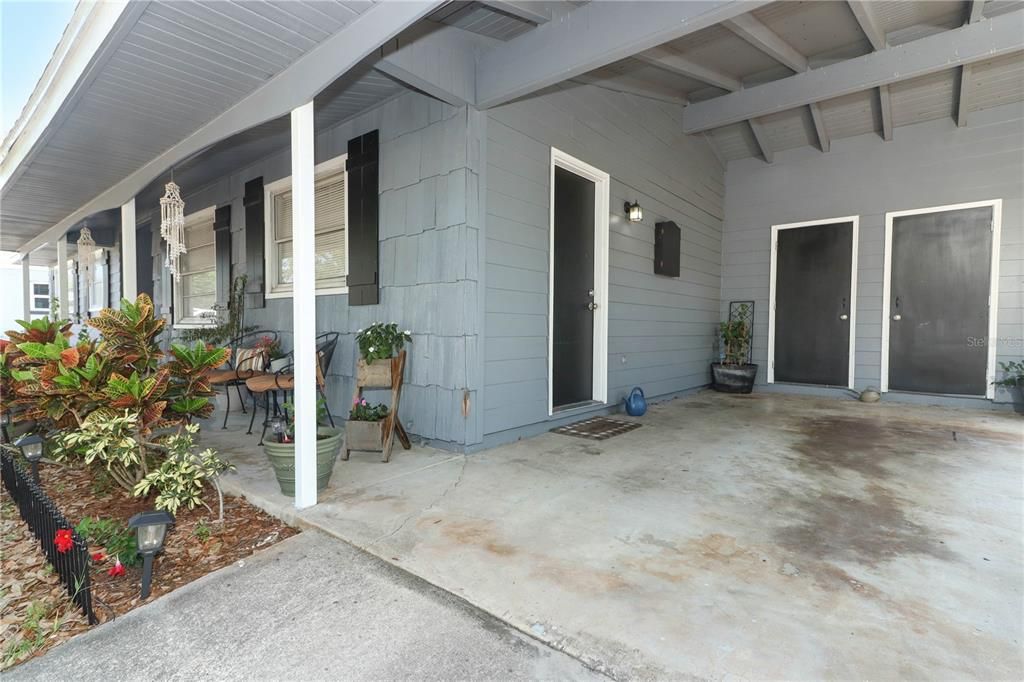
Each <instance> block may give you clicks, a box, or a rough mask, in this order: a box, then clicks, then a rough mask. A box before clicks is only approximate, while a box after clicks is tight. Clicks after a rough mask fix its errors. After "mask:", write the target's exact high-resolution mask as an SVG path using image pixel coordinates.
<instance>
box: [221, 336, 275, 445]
mask: <svg viewBox="0 0 1024 682" xmlns="http://www.w3.org/2000/svg"><path fill="white" fill-rule="evenodd" d="M264 338H268V339H270V341H271V342H275V341H277V340H278V333H277V332H273V331H268V330H262V331H255V332H249V333H247V334H242V335H241V336H238V337H236V338H234V339H232V340H231V341H230V343H228V350H230V351H231V355H230V356H229V357H228V362H227V365H228V366H227V368H226V369H215V370H213V371H212V372H210V377H209V379H210V383H211V384H212V385H213V386H224V395H226V396H227V406H226V407H225V408H224V424H223V425H222V426H221V428H222V429H226V428H227V427H228V413H230V412H231V387H232V386H233V387H234V388H235V392H236V393H238V401H239V403H240V404H241V405H242V413H243V414H244V413H245V412H246V411H247V410H246V409H245V399H244V398H243V397H242V386H245V382H246V381H247V380H248V379H251V378H253V377H257V376H262V375H265V374H267V371H268V368H269V367H270V357H269V356H268V355H267V353H266V351H265V350H263V351H262V352H261V350H260V347H259V346H258V345H257V342H258V341H262V340H263V339H264Z"/></svg>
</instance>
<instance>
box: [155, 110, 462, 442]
mask: <svg viewBox="0 0 1024 682" xmlns="http://www.w3.org/2000/svg"><path fill="white" fill-rule="evenodd" d="M466 117H467V112H466V109H464V108H462V109H460V108H455V107H451V106H448V105H445V104H442V103H439V102H436V101H434V100H431V99H429V98H427V97H425V96H423V95H420V94H417V93H411V92H410V93H406V94H403V95H402V96H400V97H398V98H396V99H393V100H391V101H389V102H386V103H385V104H383V105H381V106H380V107H377V108H375V109H373V110H370V111H368V112H365V113H363V114H361V115H359V116H358V117H356V118H354V119H352V120H350V121H348V122H345V123H342V124H340V125H338V126H336V127H333V128H330V129H327V130H324V131H321V132H319V133H318V134H317V139H316V162H317V163H320V162H322V161H326V160H328V159H331V158H334V157H335V156H338V155H340V154H344V153H345V152H346V150H347V143H348V140H349V139H351V138H353V137H356V136H358V135H361V134H363V133H366V132H369V131H371V130H375V129H379V130H380V144H381V147H380V235H379V238H380V273H379V276H380V299H381V300H380V304H379V305H376V306H356V307H349V305H348V296H347V295H329V296H326V295H325V296H317V299H316V317H317V332H318V333H322V332H327V331H337V332H340V333H341V337H340V339H339V343H338V346H337V349H336V351H335V355H334V358H333V362H332V364H331V368H330V372H329V375H328V377H327V381H328V395H329V398H330V407H331V411H332V413H334V414H335V415H336V416H337V415H342V418H344V416H345V415H347V413H348V405H349V401H350V399H351V396H352V393H353V391H354V387H355V386H354V375H355V359H356V355H357V348H356V344H355V332H356V331H357V330H358V329H360V328H365V327H366V326H368V325H369V324H371V323H373V322H375V321H385V322H387V321H395V322H397V323H398V324H399V325H401V326H402V327H403V328H407V329H410V330H412V333H413V343H412V344H411V345H410V346H408V347H407V349H408V352H409V359H408V365H407V369H406V384H405V389H404V392H403V396H402V405H401V410H400V414H401V418H402V421H403V423H404V424H405V426H406V428H407V430H408V431H409V432H410V433H411V434H413V435H414V436H417V437H421V438H425V439H430V440H431V441H433V442H435V443H436V444H439V445H442V446H444V445H447V446H449V447H453V448H456V449H461V448H462V447H463V446H464V445H465V444H466V443H467V442H469V443H472V442H476V441H478V440H479V439H480V435H479V433H477V432H478V431H479V428H478V427H477V428H474V426H473V424H474V422H473V421H472V420H467V419H465V418H464V417H463V416H462V403H463V395H464V392H465V391H468V392H469V398H470V401H473V400H475V398H476V396H477V395H478V393H479V389H480V379H479V374H480V372H479V365H478V363H475V358H477V357H478V353H477V351H476V345H477V343H478V329H477V326H478V325H477V316H476V315H475V314H473V311H474V310H475V308H474V307H473V306H475V302H476V300H477V299H478V289H477V274H478V273H477V270H478V255H477V241H478V237H477V227H476V225H475V222H476V221H473V220H471V219H470V218H469V216H468V211H467V202H466V196H467V188H468V187H471V186H472V185H473V183H474V182H475V177H474V173H473V171H472V170H471V169H470V168H469V164H468V163H467V140H466V134H467V132H466V131H467V125H466ZM290 174H291V157H290V151H289V150H288V149H287V148H285V149H282V150H281V151H279V152H277V153H275V154H272V155H270V156H268V157H266V158H264V159H262V160H260V161H259V162H257V163H254V164H252V165H250V166H248V167H246V168H243V169H238V170H237V171H236V172H233V173H232V174H231V175H229V176H226V177H223V178H221V179H220V180H218V181H216V182H214V183H211V184H209V185H207V186H206V187H203V188H200V189H191V188H187V187H186V188H185V191H186V192H187V194H186V196H185V201H186V205H187V206H188V209H186V210H200V209H202V208H206V207H207V206H211V205H217V206H223V205H225V204H227V203H230V204H231V250H232V270H233V274H234V275H241V274H244V273H245V269H246V268H245V210H244V206H243V204H242V195H243V187H244V185H245V182H246V181H248V180H250V179H252V178H255V177H260V176H262V177H263V181H264V184H269V183H272V182H274V181H275V180H278V179H280V178H282V177H287V176H288V175H290ZM190 190H191V191H190ZM158 222H159V211H156V217H155V219H154V225H157V227H156V228H155V229H156V231H157V234H156V235H155V236H154V244H156V243H157V242H158V237H159V235H158V232H159V227H158ZM155 248H157V247H155ZM160 248H162V247H160ZM155 266H156V272H155V274H154V280H155V281H156V285H157V289H158V290H159V288H160V278H161V274H162V273H161V272H160V270H161V269H162V259H161V257H160V256H157V257H156V259H155ZM158 296H160V295H159V294H158ZM160 301H161V303H162V304H166V297H163V296H160ZM245 315H246V317H245V322H246V324H248V325H256V326H257V327H258V328H260V329H272V330H278V331H282V332H285V333H284V334H283V346H284V348H285V350H289V349H290V348H291V346H292V339H291V329H292V300H291V298H275V299H270V298H268V299H267V300H266V302H265V307H264V308H262V309H252V308H249V309H247V310H246V313H245ZM369 396H370V398H371V399H372V400H376V399H381V400H383V399H384V397H385V396H384V395H383V394H379V395H378V394H374V393H370V394H369Z"/></svg>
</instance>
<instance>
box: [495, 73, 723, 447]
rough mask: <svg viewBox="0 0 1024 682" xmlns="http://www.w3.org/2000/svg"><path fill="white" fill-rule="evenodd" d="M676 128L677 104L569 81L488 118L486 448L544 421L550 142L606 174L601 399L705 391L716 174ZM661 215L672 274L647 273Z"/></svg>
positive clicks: (715, 301) (716, 255) (715, 248)
mask: <svg viewBox="0 0 1024 682" xmlns="http://www.w3.org/2000/svg"><path fill="white" fill-rule="evenodd" d="M680 130H681V121H680V110H679V108H678V107H673V106H671V105H668V104H663V103H660V102H656V101H653V100H646V99H643V98H639V97H635V96H631V95H623V94H620V93H614V92H610V91H607V90H603V89H600V88H596V87H592V86H582V85H573V84H565V85H563V86H560V87H557V88H553V89H551V90H550V91H549V92H548V93H546V94H544V95H541V96H537V97H533V98H530V99H528V100H524V101H521V102H517V103H514V104H510V105H506V106H503V107H499V108H496V109H494V110H491V111H489V112H488V121H487V143H486V144H487V168H486V178H487V182H486V187H487V191H486V213H487V228H486V236H487V239H486V245H485V253H486V256H485V259H486V289H485V317H484V329H485V338H486V342H485V354H484V355H485V395H484V402H485V405H484V407H485V411H484V432H485V434H489V436H488V438H487V441H486V442H488V443H490V442H500V441H502V440H510V439H514V438H516V437H518V436H520V435H524V434H527V433H530V432H531V431H536V430H538V429H540V428H546V427H547V426H548V425H549V424H548V422H550V421H551V420H552V418H551V417H549V415H548V410H547V395H548V360H547V344H548V341H547V334H548V319H547V318H548V260H549V220H550V219H549V196H550V193H549V186H548V184H549V178H550V158H551V147H556V148H558V149H560V150H562V151H564V152H566V153H568V154H571V155H573V156H575V157H576V158H579V159H580V160H582V161H585V162H586V163H589V164H591V165H593V166H595V167H597V168H599V169H601V170H603V171H605V172H606V173H608V174H609V175H610V176H611V199H610V220H609V228H610V235H609V251H610V252H609V264H610V272H609V322H608V327H609V329H608V336H609V338H608V402H609V404H610V405H613V406H614V405H615V404H616V403H618V402H619V401H621V399H622V397H623V396H624V395H625V394H627V393H628V392H629V390H630V389H631V388H632V387H633V386H637V385H639V386H642V387H643V388H644V390H645V393H646V394H647V395H648V396H649V397H656V396H659V395H666V394H672V393H677V392H681V391H685V390H687V389H692V388H695V387H698V386H702V385H704V384H706V383H707V382H708V363H709V362H710V361H711V359H712V357H713V354H714V350H713V348H714V343H715V327H716V323H717V320H718V315H719V288H720V284H721V230H722V217H723V194H724V178H723V170H722V167H721V164H720V163H719V162H718V161H717V160H716V159H715V157H714V155H713V153H712V151H711V150H710V148H709V147H708V146H707V144H706V142H705V141H704V140H703V139H702V138H695V137H687V136H684V135H683V134H682V133H681V132H680ZM627 200H629V201H639V202H640V204H641V206H642V207H643V211H644V220H643V222H642V223H630V222H628V221H627V220H625V218H624V217H623V215H622V206H623V204H624V203H625V202H626V201H627ZM662 220H674V221H675V222H676V223H677V224H678V225H679V227H680V228H681V230H682V243H681V276H680V277H679V278H668V277H659V276H655V275H654V274H653V257H654V224H655V223H656V222H659V221H662ZM595 409H598V410H599V409H601V408H595ZM579 414H580V412H579V411H574V412H573V415H574V416H575V417H578V416H579ZM538 425H539V426H538Z"/></svg>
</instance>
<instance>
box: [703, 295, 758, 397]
mask: <svg viewBox="0 0 1024 682" xmlns="http://www.w3.org/2000/svg"><path fill="white" fill-rule="evenodd" d="M719 330H720V332H721V335H722V345H723V347H724V350H725V352H724V353H723V358H722V362H713V363H711V387H712V388H714V389H715V390H716V391H720V392H722V393H750V392H751V391H753V390H754V379H755V378H756V377H757V365H754V364H751V363H749V362H747V357H748V355H749V352H750V331H751V330H750V319H749V316H748V315H747V314H746V311H744V310H741V311H739V314H737V315H736V316H735V317H731V318H730V319H729V320H727V321H725V322H722V323H721V325H720V328H719Z"/></svg>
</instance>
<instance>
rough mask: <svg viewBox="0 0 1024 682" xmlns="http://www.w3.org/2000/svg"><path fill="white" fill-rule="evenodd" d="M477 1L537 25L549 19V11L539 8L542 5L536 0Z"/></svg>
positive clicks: (496, 10)
mask: <svg viewBox="0 0 1024 682" xmlns="http://www.w3.org/2000/svg"><path fill="white" fill-rule="evenodd" d="M478 2H479V3H480V4H481V5H483V6H484V7H487V8H489V9H492V10H494V11H495V12H501V13H502V14H507V15H508V16H510V17H515V18H516V19H522V20H523V21H528V22H529V23H531V24H537V25H538V26H539V25H540V24H546V23H548V22H549V21H551V13H550V12H547V11H545V10H543V9H541V7H542V6H541V5H538V3H536V2H513V1H512V0H478Z"/></svg>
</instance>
